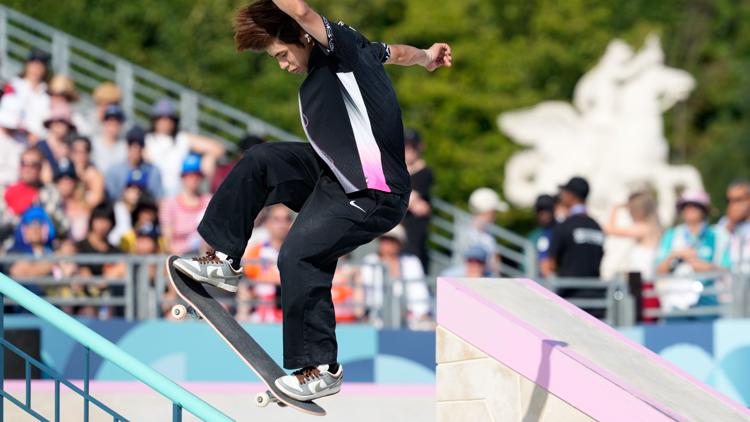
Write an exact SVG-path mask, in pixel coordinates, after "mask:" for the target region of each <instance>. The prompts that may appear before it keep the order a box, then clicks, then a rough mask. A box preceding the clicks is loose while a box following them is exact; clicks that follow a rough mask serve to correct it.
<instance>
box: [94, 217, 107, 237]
mask: <svg viewBox="0 0 750 422" xmlns="http://www.w3.org/2000/svg"><path fill="white" fill-rule="evenodd" d="M110 230H112V222H111V221H110V220H109V219H108V218H102V217H98V218H95V219H94V221H92V222H91V232H92V233H93V234H95V235H97V236H99V237H102V238H104V237H107V235H108V234H109V231H110Z"/></svg>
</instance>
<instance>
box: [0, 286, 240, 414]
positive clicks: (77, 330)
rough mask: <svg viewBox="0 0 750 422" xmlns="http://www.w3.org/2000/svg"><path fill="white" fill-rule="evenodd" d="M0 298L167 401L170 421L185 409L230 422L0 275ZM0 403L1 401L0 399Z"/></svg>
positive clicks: (165, 378) (162, 376) (168, 380)
mask: <svg viewBox="0 0 750 422" xmlns="http://www.w3.org/2000/svg"><path fill="white" fill-rule="evenodd" d="M0 295H4V296H7V297H8V298H10V299H12V300H13V301H14V302H15V303H17V304H18V305H19V306H21V307H23V308H25V309H26V310H28V311H29V312H31V313H33V314H34V315H36V316H37V317H39V318H41V319H43V320H45V321H47V322H48V323H50V324H52V325H53V326H54V327H56V328H57V329H59V330H60V331H62V332H64V333H65V334H67V335H69V336H70V337H72V338H73V339H75V340H76V341H78V342H79V343H81V344H82V345H83V346H84V347H86V348H87V349H89V350H91V351H93V352H95V353H97V354H99V355H100V356H102V358H104V359H106V360H108V361H110V362H112V363H114V364H115V365H117V366H118V367H120V368H121V369H122V370H124V371H125V372H127V373H129V374H130V375H132V376H133V377H135V378H136V379H138V380H139V381H141V382H143V383H144V384H146V385H148V386H150V387H151V388H153V389H154V390H155V391H157V392H158V393H159V394H161V395H163V396H164V397H166V398H168V399H169V400H171V401H172V403H173V405H172V408H173V420H175V421H178V420H180V418H181V410H182V409H185V410H187V411H189V412H190V413H192V414H193V415H195V416H197V417H199V418H201V419H202V420H204V421H212V422H213V421H217V422H223V421H232V419H231V418H229V417H228V416H226V415H225V414H223V413H221V412H220V411H219V410H217V409H216V408H214V407H213V406H211V405H210V404H208V403H206V402H205V401H203V400H201V399H199V398H198V397H196V396H194V395H193V394H191V393H190V392H189V391H187V390H185V389H184V388H182V387H180V386H179V385H177V384H176V383H174V382H173V381H171V380H170V379H169V378H167V377H165V376H164V375H162V374H160V373H159V372H157V371H155V370H154V369H152V368H150V367H148V366H147V365H145V364H144V363H143V362H141V361H139V360H138V359H136V358H134V357H133V356H131V355H129V354H128V353H127V352H125V351H124V350H122V349H121V348H119V347H117V346H116V345H115V344H113V343H112V342H111V341H109V340H107V339H105V338H104V337H102V336H101V335H99V334H98V333H96V332H95V331H93V330H92V329H90V328H89V327H87V326H85V325H83V324H81V323H80V322H79V321H76V319H75V318H73V317H71V316H70V315H68V314H66V313H65V312H63V311H61V310H60V309H58V308H56V307H55V306H53V305H52V304H50V303H48V302H47V301H45V300H44V299H42V298H40V297H39V296H37V295H35V294H34V293H32V292H31V291H29V290H28V289H26V288H25V287H23V286H21V285H20V284H18V283H17V282H16V281H14V280H13V279H11V278H9V277H8V276H6V275H5V274H3V273H0ZM0 306H1V305H0ZM0 348H2V347H0ZM86 355H87V356H88V353H86ZM27 362H28V361H27ZM27 367H28V363H27ZM87 367H88V365H87ZM27 373H28V370H27ZM0 382H2V381H0ZM86 384H88V383H86ZM0 385H1V384H0ZM27 389H28V387H27ZM85 390H88V388H85ZM86 394H87V395H88V391H86ZM0 397H2V396H0ZM0 400H2V398H0ZM27 400H28V398H27ZM1 406H2V403H1V402H0V407H1ZM0 415H1V413H0ZM115 420H117V419H115Z"/></svg>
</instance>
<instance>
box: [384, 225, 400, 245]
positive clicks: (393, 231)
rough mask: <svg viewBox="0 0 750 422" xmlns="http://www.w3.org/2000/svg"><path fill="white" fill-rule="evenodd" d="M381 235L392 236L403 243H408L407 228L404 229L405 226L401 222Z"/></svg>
mask: <svg viewBox="0 0 750 422" xmlns="http://www.w3.org/2000/svg"><path fill="white" fill-rule="evenodd" d="M381 237H390V238H393V239H396V240H398V241H399V242H400V243H401V244H402V245H403V244H404V243H406V230H405V229H404V226H402V225H401V224H399V225H397V226H396V227H394V228H392V229H391V230H390V231H388V232H387V233H384V234H383V235H382V236H381Z"/></svg>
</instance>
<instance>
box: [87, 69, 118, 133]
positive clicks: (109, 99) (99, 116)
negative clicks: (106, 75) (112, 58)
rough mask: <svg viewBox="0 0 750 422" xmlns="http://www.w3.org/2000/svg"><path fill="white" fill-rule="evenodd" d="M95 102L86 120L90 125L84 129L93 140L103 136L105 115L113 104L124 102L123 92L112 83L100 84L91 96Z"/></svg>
mask: <svg viewBox="0 0 750 422" xmlns="http://www.w3.org/2000/svg"><path fill="white" fill-rule="evenodd" d="M91 97H92V99H93V100H94V107H93V108H90V109H89V110H88V111H87V113H86V115H85V120H86V122H87V123H88V124H87V126H86V127H85V128H84V130H85V132H84V134H85V135H87V136H90V137H92V138H96V137H98V136H99V135H101V132H102V126H103V123H104V113H105V111H106V110H107V107H108V106H109V105H111V104H120V102H121V101H122V91H121V90H120V88H119V87H118V86H117V85H115V84H114V83H112V82H109V81H106V82H102V83H101V84H99V85H98V86H97V87H96V88H95V89H94V92H93V93H92V94H91Z"/></svg>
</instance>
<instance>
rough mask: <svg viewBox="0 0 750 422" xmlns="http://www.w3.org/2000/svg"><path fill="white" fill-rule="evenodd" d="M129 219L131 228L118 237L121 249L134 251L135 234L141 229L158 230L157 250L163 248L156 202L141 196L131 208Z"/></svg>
mask: <svg viewBox="0 0 750 422" xmlns="http://www.w3.org/2000/svg"><path fill="white" fill-rule="evenodd" d="M130 220H131V221H132V222H133V224H132V226H133V228H132V229H131V230H129V231H128V232H126V233H125V234H123V235H122V237H121V239H120V249H121V250H123V251H125V252H128V253H134V252H136V250H137V245H136V243H137V237H138V236H137V234H138V232H139V231H140V230H141V229H143V230H147V231H149V232H152V233H153V232H158V233H159V236H158V238H157V240H158V245H157V250H158V251H160V252H161V251H163V250H164V239H163V238H162V237H161V228H160V227H159V207H157V206H156V203H155V202H154V201H153V200H152V199H151V198H149V197H147V196H145V195H144V196H142V197H141V199H140V201H138V203H137V204H136V206H135V209H134V210H133V213H132V215H131V217H130ZM144 227H145V228H144Z"/></svg>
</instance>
